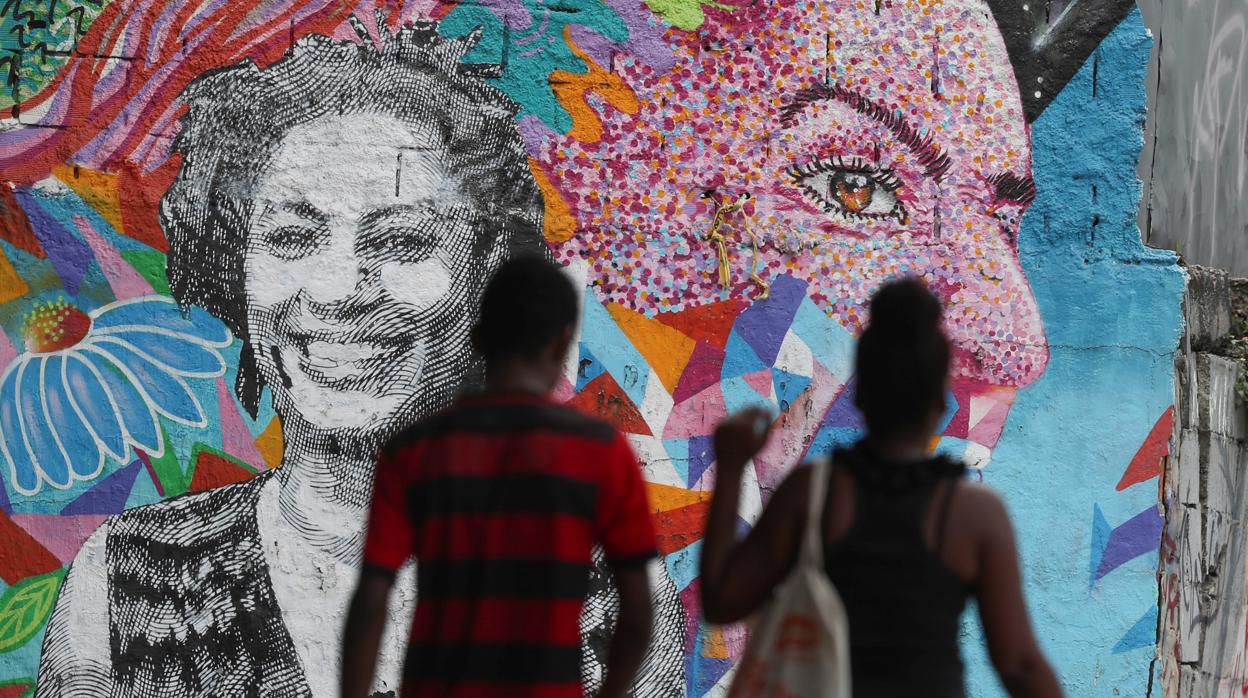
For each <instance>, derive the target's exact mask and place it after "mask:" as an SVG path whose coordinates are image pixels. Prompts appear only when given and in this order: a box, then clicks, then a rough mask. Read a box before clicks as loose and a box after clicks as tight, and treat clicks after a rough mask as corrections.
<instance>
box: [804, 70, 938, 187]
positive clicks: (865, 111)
mask: <svg viewBox="0 0 1248 698" xmlns="http://www.w3.org/2000/svg"><path fill="white" fill-rule="evenodd" d="M828 100H836V101H838V102H842V103H844V104H846V105H848V106H849V107H850V108H851V109H853V110H854V111H856V112H858V113H859V114H862V115H863V116H866V117H868V118H870V119H873V120H875V121H878V122H879V123H881V124H883V125H884V126H885V127H886V128H887V129H888V130H889V131H891V132H892V133H893V135H894V136H896V137H897V140H899V141H901V142H902V144H903V145H905V146H906V147H907V148H909V149H910V151H911V152H913V153H914V154H915V156H916V157H917V158H918V160H919V164H920V165H922V166H923V173H924V174H926V175H927V176H928V177H931V178H933V179H935V180H936V181H937V182H939V181H940V180H941V179H942V178H944V176H945V173H946V172H948V171H949V164H950V163H949V156H948V155H946V154H945V153H944V152H942V151H941V149H940V146H938V145H936V143H935V141H933V140H932V136H931V134H928V135H926V136H923V135H920V134H919V132H918V130H916V129H915V128H914V127H913V126H911V125H910V123H909V122H908V121H906V120H905V118H904V117H902V116H901V114H900V113H898V112H896V111H893V110H891V109H888V108H887V107H885V106H884V105H883V104H880V103H879V102H876V101H874V100H872V99H870V98H868V97H866V96H864V95H862V94H860V93H858V92H854V91H853V90H850V89H846V88H845V87H842V86H841V85H828V84H819V85H816V86H814V87H808V88H805V89H803V90H798V91H797V92H796V93H794V95H793V97H792V98H791V99H790V100H789V101H788V103H786V104H785V105H784V106H783V107H781V108H780V125H781V126H782V127H784V128H788V127H791V126H793V125H794V124H795V123H796V122H797V116H798V114H800V113H802V110H803V109H805V108H806V107H807V105H810V104H813V103H815V102H825V101H828Z"/></svg>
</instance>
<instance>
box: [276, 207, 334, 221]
mask: <svg viewBox="0 0 1248 698" xmlns="http://www.w3.org/2000/svg"><path fill="white" fill-rule="evenodd" d="M282 210H283V211H288V212H290V213H293V214H295V215H296V216H299V217H300V218H303V219H305V220H309V221H313V222H315V223H318V224H320V225H325V224H327V223H328V222H329V216H327V215H325V214H324V213H322V212H321V210H320V209H318V208H317V207H315V206H313V205H312V204H310V203H308V202H306V201H294V202H289V203H284V204H282Z"/></svg>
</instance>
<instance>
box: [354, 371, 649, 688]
mask: <svg viewBox="0 0 1248 698" xmlns="http://www.w3.org/2000/svg"><path fill="white" fill-rule="evenodd" d="M595 544H598V545H601V546H602V548H603V551H604V553H605V555H606V557H607V559H608V560H609V561H610V562H611V563H612V564H614V565H622V564H623V565H627V564H630V563H642V562H645V561H646V560H648V559H650V558H651V557H653V556H654V555H655V554H656V548H655V534H654V526H653V523H652V522H651V518H650V507H649V505H648V503H647V500H646V491H645V485H644V484H643V482H642V478H641V469H640V467H639V466H638V463H637V459H636V457H635V456H634V455H633V452H632V449H631V448H630V447H629V445H628V442H627V441H626V440H625V439H624V437H623V436H622V435H620V434H619V433H618V432H617V431H616V430H615V429H614V428H612V427H611V426H609V425H607V424H606V423H604V422H599V421H597V420H594V419H591V418H589V417H587V416H584V415H582V414H580V413H578V412H575V411H573V410H571V409H569V408H566V407H563V406H560V405H558V404H555V403H553V402H550V401H549V400H547V399H545V398H540V397H536V396H530V395H523V394H506V395H502V394H495V395H481V396H474V397H468V398H462V399H461V400H459V401H458V402H457V403H456V404H455V405H453V406H452V407H451V408H450V409H448V410H447V411H445V412H443V413H441V414H439V415H436V416H434V417H431V418H429V419H427V420H425V421H423V422H421V423H420V424H418V425H416V426H415V427H413V428H412V429H410V430H408V431H407V432H406V433H405V434H403V435H402V436H400V437H399V438H398V439H396V440H395V441H394V442H393V443H392V444H391V446H390V447H388V448H387V449H385V451H384V452H383V454H382V456H381V459H380V461H379V463H378V467H377V480H376V483H375V487H374V492H373V505H372V513H371V516H370V520H369V526H368V535H367V538H366V539H365V544H364V564H365V568H366V570H372V571H376V572H380V573H383V574H394V573H395V572H396V571H397V570H398V568H399V567H400V566H401V565H402V564H403V562H404V561H405V560H406V559H407V558H408V557H415V558H416V561H417V565H416V568H417V603H416V613H415V617H414V618H413V620H412V629H411V635H410V640H409V645H408V654H407V661H406V665H405V667H404V679H403V696H404V698H413V697H417V696H438V697H439V698H442V697H447V696H451V697H453V696H475V697H480V698H488V697H491V696H499V697H500V698H501V697H503V696H507V697H509V698H511V697H520V698H523V697H531V698H539V697H540V698H563V697H567V698H580V696H581V695H582V694H581V686H580V676H581V672H580V632H579V627H578V620H579V618H580V614H581V607H582V605H583V604H584V600H585V594H586V590H587V587H588V581H589V571H590V563H591V552H592V550H591V549H592V547H593V546H594V545H595Z"/></svg>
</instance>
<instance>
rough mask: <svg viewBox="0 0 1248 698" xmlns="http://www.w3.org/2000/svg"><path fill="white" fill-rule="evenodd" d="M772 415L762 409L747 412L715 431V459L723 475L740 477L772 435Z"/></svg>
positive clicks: (724, 423) (749, 409)
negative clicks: (737, 475)
mask: <svg viewBox="0 0 1248 698" xmlns="http://www.w3.org/2000/svg"><path fill="white" fill-rule="evenodd" d="M771 425H772V420H771V412H770V411H768V410H767V409H766V408H762V407H750V408H747V409H744V410H742V411H740V412H738V413H736V414H734V415H732V416H730V417H728V418H727V419H725V420H724V421H722V422H720V423H719V426H718V427H716V429H715V459H716V462H717V466H716V467H717V471H716V472H717V473H718V474H720V475H727V474H739V473H740V472H741V471H742V470H744V468H745V464H746V463H748V462H749V461H750V459H751V458H753V457H754V455H755V454H757V453H758V452H759V451H761V450H762V448H763V446H766V445H767V438H768V437H769V436H771Z"/></svg>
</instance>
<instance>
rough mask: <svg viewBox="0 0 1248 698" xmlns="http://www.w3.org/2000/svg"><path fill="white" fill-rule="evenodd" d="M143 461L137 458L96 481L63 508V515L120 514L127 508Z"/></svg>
mask: <svg viewBox="0 0 1248 698" xmlns="http://www.w3.org/2000/svg"><path fill="white" fill-rule="evenodd" d="M142 467H143V463H142V462H141V461H139V460H135V461H134V462H133V463H131V464H130V465H127V466H126V467H124V468H121V469H119V470H117V471H115V472H113V473H111V474H109V476H108V477H106V478H104V479H102V480H100V481H99V482H96V483H95V484H93V485H92V486H91V489H89V490H87V491H86V492H84V493H82V494H80V495H78V497H76V498H75V499H74V501H72V502H70V503H69V504H66V505H65V506H64V507H62V508H61V515H62V516H84V515H96V516H105V515H112V514H120V513H121V512H123V511H125V509H126V501H127V500H128V499H129V498H130V490H131V489H132V488H133V487H134V479H135V477H137V476H138V474H139V469H140V468H142Z"/></svg>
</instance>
